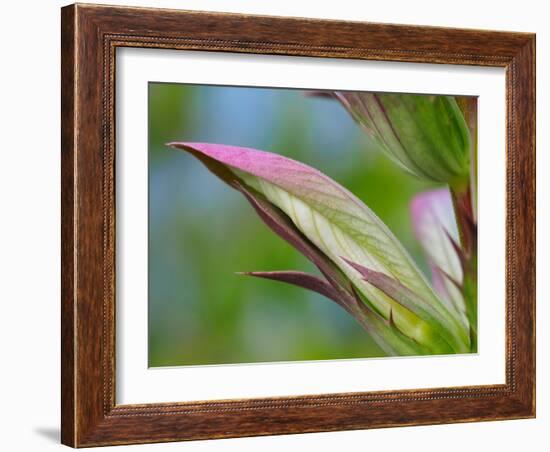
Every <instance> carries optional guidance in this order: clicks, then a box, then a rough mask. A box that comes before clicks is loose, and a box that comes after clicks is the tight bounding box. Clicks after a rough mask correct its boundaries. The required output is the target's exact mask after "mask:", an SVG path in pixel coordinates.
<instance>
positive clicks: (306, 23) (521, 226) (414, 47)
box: [61, 5, 535, 447]
mask: <svg viewBox="0 0 550 452" xmlns="http://www.w3.org/2000/svg"><path fill="white" fill-rule="evenodd" d="M117 47H150V48H170V49H186V50H203V51H204V50H207V51H223V52H243V53H263V54H280V55H300V56H315V57H333V58H354V59H368V60H387V61H399V62H422V63H440V64H467V65H479V66H498V67H504V68H506V74H507V75H506V96H507V97H506V98H507V149H506V165H507V180H506V190H507V208H506V251H507V258H506V309H507V311H506V312H507V314H506V341H507V348H506V383H505V384H503V385H493V386H475V387H462V388H438V389H423V390H404V391H387V392H364V393H354V394H331V395H319V396H303V397H280V398H268V399H245V400H229V401H215V402H195V403H185V402H177V401H174V403H169V404H148V405H125V406H121V405H116V403H115V365H116V363H115V346H114V334H115V321H114V318H115V246H114V244H115V227H114V225H115V214H116V212H115V202H114V201H115V195H116V193H115V173H114V159H115V141H114V130H115V123H114V108H115V105H114V86H115V84H114V82H115V80H114V68H115V64H116V58H115V56H116V55H115V50H116V48H117ZM534 58H535V37H534V35H532V34H526V33H508V32H494V31H484V30H459V29H449V28H437V27H417V26H405V25H387V24H372V23H359V22H338V21H326V20H323V21H321V20H312V19H295V18H277V17H260V16H245V15H234V14H215V13H197V12H185V11H172V10H158V9H144V8H123V7H106V6H95V5H72V6H68V7H65V8H63V10H62V150H61V154H62V349H61V353H62V369H61V374H62V381H61V384H62V442H63V443H64V444H67V445H71V446H75V447H84V446H94V445H107V444H128V443H146V442H156V441H178V440H189V439H202V438H224V437H234V436H247V435H270V434H283V433H299V432H314V431H332V430H346V429H360V428H374V427H390V426H402V425H421V424H439V423H448V422H468V421H484V420H496V419H516V418H526V417H533V416H534V415H535V393H534V391H535V331H534V328H535V129H534V127H535V70H534V64H535V63H534Z"/></svg>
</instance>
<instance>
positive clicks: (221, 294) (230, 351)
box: [149, 83, 431, 367]
mask: <svg viewBox="0 0 550 452" xmlns="http://www.w3.org/2000/svg"><path fill="white" fill-rule="evenodd" d="M169 141H199V142H212V143H223V144H231V145H237V146H245V147H252V148H257V149H262V150H267V151H271V152H277V153H280V154H283V155H285V156H288V157H291V158H294V159H297V160H300V161H302V162H304V163H306V164H308V165H311V166H313V167H315V168H318V169H319V170H321V171H323V172H324V173H326V174H327V175H329V176H330V177H331V178H333V179H334V180H336V181H337V182H339V183H340V184H342V185H344V186H345V187H347V188H348V189H349V190H351V191H352V192H353V193H355V194H356V195H357V196H359V198H360V199H362V200H363V201H364V202H365V203H366V204H367V205H369V207H371V208H372V209H373V210H374V212H376V213H377V214H378V215H379V216H380V218H381V219H382V220H383V221H384V222H385V223H386V224H387V225H388V226H389V227H390V229H391V230H392V231H393V232H394V234H395V235H396V236H397V237H398V238H399V239H400V240H401V241H402V243H403V244H404V245H405V247H406V248H407V249H408V250H409V252H410V253H411V254H412V256H413V258H414V259H415V260H416V261H417V262H418V264H419V265H420V267H421V268H422V269H423V270H424V271H426V264H425V262H424V260H423V259H424V258H423V255H422V252H421V250H420V248H419V246H418V245H417V244H416V242H415V240H414V237H413V234H412V228H411V224H410V219H409V202H410V200H411V198H412V197H413V196H414V195H415V194H416V193H418V192H419V191H423V190H426V189H428V188H431V187H430V185H429V184H427V183H426V182H422V181H419V180H417V179H415V178H414V177H413V176H410V175H408V174H405V173H404V172H403V171H402V170H400V169H399V168H398V167H397V166H396V165H395V164H394V163H392V162H390V161H389V160H388V159H387V158H386V157H385V156H384V155H382V153H380V152H379V151H378V150H377V146H376V144H375V143H374V142H372V141H371V140H369V138H368V137H367V136H366V134H365V133H364V132H363V131H362V130H361V129H360V128H359V127H358V126H357V125H356V124H355V122H354V121H353V120H352V119H351V117H350V116H349V115H348V114H347V113H346V112H345V110H344V109H343V108H342V107H341V106H340V104H339V103H337V102H335V101H331V100H327V99H322V98H312V97H308V96H306V95H304V91H301V90H292V89H268V88H242V87H224V86H202V85H181V84H166V83H150V84H149V366H150V367H156V366H179V365H201V364H224V363H253V362H267V361H294V360H321V359H343V358H364V357H377V356H382V355H383V353H382V351H381V350H380V349H379V348H378V347H377V346H376V344H375V343H374V342H373V341H372V340H371V339H370V337H369V336H368V335H367V333H366V332H365V331H364V330H363V329H361V328H360V327H359V326H358V325H357V324H356V323H355V320H354V319H353V318H352V317H351V316H349V315H348V314H347V313H346V312H345V311H343V310H342V309H341V308H339V307H338V306H337V305H336V304H335V303H333V302H331V301H329V300H327V299H325V298H323V297H322V296H320V295H317V294H314V293H312V292H309V291H306V290H304V289H299V288H294V287H291V286H288V285H285V284H283V283H278V282H274V281H266V280H261V279H256V278H252V277H246V276H240V275H237V274H235V273H236V272H239V271H252V270H289V269H295V270H303V271H310V272H315V273H316V269H315V268H314V267H313V265H311V264H310V263H309V261H307V260H306V259H305V258H303V257H302V256H301V255H300V254H299V253H298V252H296V251H295V250H294V249H293V248H292V247H291V246H290V245H288V244H287V243H286V242H284V241H283V240H282V239H280V238H279V237H278V236H276V235H275V234H274V233H273V232H271V231H270V230H269V229H268V228H267V227H266V226H265V225H264V224H263V223H262V221H261V220H260V219H259V218H258V217H257V215H256V214H255V213H254V211H253V209H252V208H251V207H250V205H249V204H248V202H247V201H246V200H245V199H244V198H243V197H242V195H241V194H239V193H238V192H236V191H234V190H232V189H231V188H229V187H228V186H226V185H225V184H223V183H222V182H221V181H219V180H218V179H217V178H216V177H215V176H214V175H212V174H211V173H209V172H208V171H207V170H206V169H205V168H204V167H203V166H202V164H201V163H200V162H198V161H197V160H196V159H195V158H194V157H192V156H191V155H188V154H186V153H184V152H181V151H177V150H174V149H171V148H168V147H166V146H165V145H164V143H167V142H169Z"/></svg>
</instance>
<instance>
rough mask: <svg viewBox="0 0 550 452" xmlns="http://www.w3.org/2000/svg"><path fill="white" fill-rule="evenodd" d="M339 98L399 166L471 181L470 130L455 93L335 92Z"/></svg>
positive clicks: (422, 173)
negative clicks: (436, 94) (442, 94)
mask: <svg viewBox="0 0 550 452" xmlns="http://www.w3.org/2000/svg"><path fill="white" fill-rule="evenodd" d="M334 94H335V97H336V98H337V99H338V100H339V101H340V102H341V103H342V105H343V106H344V107H345V108H346V109H347V110H348V111H349V112H350V114H351V115H352V117H353V118H354V119H355V120H356V121H357V122H358V123H359V125H361V126H362V127H363V128H364V129H365V131H366V132H367V133H368V134H369V135H370V136H371V137H372V138H373V139H374V140H375V141H376V142H377V143H378V144H379V145H380V146H381V148H382V149H383V150H384V151H385V152H386V153H387V155H388V156H389V157H390V158H392V159H393V160H394V161H395V162H396V163H397V164H399V165H400V166H401V167H403V168H404V169H406V170H408V171H409V172H411V173H412V174H415V175H416V176H418V177H420V178H423V179H428V180H433V181H437V182H444V183H448V184H450V185H455V184H460V185H463V184H465V183H467V181H468V178H469V171H470V168H469V162H470V133H469V130H468V125H467V124H466V121H465V119H464V116H463V114H462V112H461V110H460V108H459V106H458V104H457V102H456V100H455V98H454V97H453V96H441V95H438V96H434V95H421V94H395V93H368V92H353V91H336V92H335V93H334Z"/></svg>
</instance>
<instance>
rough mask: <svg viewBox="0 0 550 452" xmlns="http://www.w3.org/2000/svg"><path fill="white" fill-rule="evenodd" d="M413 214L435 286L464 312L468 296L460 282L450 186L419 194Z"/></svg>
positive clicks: (416, 232) (449, 303)
mask: <svg viewBox="0 0 550 452" xmlns="http://www.w3.org/2000/svg"><path fill="white" fill-rule="evenodd" d="M411 216H412V221H413V228H414V232H415V235H416V238H417V239H418V241H419V242H420V244H421V245H422V248H423V249H424V252H425V254H426V257H427V258H428V263H429V264H430V267H431V269H432V280H433V286H434V288H435V289H436V290H437V291H438V293H439V295H440V296H441V298H442V299H443V300H445V301H447V304H448V306H449V308H451V307H454V309H456V310H458V311H459V312H464V310H465V305H464V300H463V297H462V293H461V290H460V289H459V287H457V284H456V283H458V284H461V283H462V280H463V269H462V263H461V256H460V254H459V253H460V251H459V250H460V248H459V246H458V242H459V237H458V229H457V224H456V219H455V215H454V209H453V201H452V198H451V194H450V192H449V190H448V189H446V188H442V189H438V190H432V191H427V192H424V193H421V194H419V195H417V196H416V197H415V198H414V199H413V200H412V202H411Z"/></svg>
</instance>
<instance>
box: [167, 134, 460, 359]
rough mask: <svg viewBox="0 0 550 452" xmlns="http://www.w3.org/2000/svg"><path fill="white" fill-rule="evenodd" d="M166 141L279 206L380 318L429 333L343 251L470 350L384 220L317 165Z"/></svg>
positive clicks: (457, 344)
mask: <svg viewBox="0 0 550 452" xmlns="http://www.w3.org/2000/svg"><path fill="white" fill-rule="evenodd" d="M170 145H171V146H173V147H176V148H179V149H183V150H186V151H190V152H192V153H193V154H194V155H197V154H199V155H200V158H201V160H203V159H206V160H207V161H208V165H210V166H212V165H214V168H215V169H216V171H217V173H216V174H218V173H219V165H223V166H225V167H226V169H229V170H230V172H231V173H232V174H231V175H227V173H223V174H222V178H223V180H225V181H228V183H230V184H232V185H233V186H234V187H237V186H238V185H239V184H242V185H243V186H246V189H247V190H250V188H252V189H253V190H255V191H256V192H258V193H260V194H262V195H263V196H264V197H265V198H266V199H267V201H269V202H270V203H272V204H274V205H275V206H277V207H278V208H279V209H281V210H282V211H283V212H284V213H285V214H286V215H287V216H288V217H289V218H290V219H291V220H292V223H294V225H295V226H296V227H297V229H299V230H300V232H301V233H302V234H303V235H304V236H305V237H307V239H308V240H309V241H310V242H311V243H312V244H314V245H315V247H317V248H318V249H319V250H320V251H321V253H322V254H323V255H324V256H326V257H327V258H328V259H329V260H330V261H332V263H334V264H335V265H336V266H337V267H338V268H339V270H340V271H341V272H343V273H344V274H345V275H346V277H347V278H348V279H349V280H350V281H351V282H352V283H353V284H354V285H355V286H356V287H357V289H358V290H359V292H360V293H361V295H363V296H364V297H365V298H366V299H367V300H368V301H369V302H370V303H372V304H373V306H374V307H375V308H376V309H377V310H378V312H380V313H381V314H382V316H383V317H384V318H386V319H387V318H389V314H390V312H392V315H393V319H394V322H395V324H396V326H397V327H398V328H399V330H400V331H403V332H405V334H411V337H414V339H415V340H416V341H418V342H420V343H422V342H423V341H424V342H425V345H429V344H428V343H427V342H428V341H429V339H428V338H424V337H422V335H421V334H420V333H421V331H422V328H419V326H423V325H424V323H425V321H424V320H422V319H420V318H419V317H418V316H417V315H415V314H414V313H412V312H411V311H409V310H408V309H405V308H403V306H401V305H400V304H399V303H397V302H396V301H394V300H392V299H391V298H390V297H388V296H387V295H386V294H384V293H383V292H382V291H380V290H379V289H376V288H375V287H374V286H372V285H371V284H369V283H367V282H365V281H364V280H363V279H362V278H361V277H360V275H359V274H358V273H357V272H356V271H355V270H354V269H352V268H351V267H349V265H347V264H346V263H345V262H343V261H342V260H341V259H340V256H344V257H345V258H347V259H349V260H350V261H353V262H357V263H359V264H361V265H363V266H365V267H368V268H371V269H373V270H376V271H379V272H382V273H385V274H387V275H389V276H391V277H392V278H394V279H397V280H398V281H400V282H401V283H402V284H404V285H405V286H407V287H408V288H409V289H411V290H412V291H414V292H415V293H418V294H422V296H423V299H425V300H426V302H427V303H429V304H431V305H432V306H433V308H434V310H435V311H436V312H437V313H438V316H439V319H438V322H439V324H438V325H434V328H438V327H447V328H450V330H451V335H452V343H451V344H449V348H450V349H451V350H454V351H457V352H462V351H466V350H467V347H468V343H469V337H468V332H467V329H466V328H464V326H463V325H461V324H459V323H458V322H456V321H455V319H453V317H452V314H451V313H450V312H449V311H448V309H447V308H446V306H445V305H444V304H443V303H442V302H441V301H440V300H439V298H438V296H437V295H436V294H435V292H434V291H433V289H432V288H431V286H430V285H429V283H428V282H427V281H426V279H425V278H424V276H423V275H422V273H421V272H420V270H418V268H417V267H416V265H415V264H414V263H413V261H412V259H411V258H410V257H409V255H408V254H407V252H406V251H405V249H404V248H403V246H402V245H401V244H400V242H399V241H398V240H397V239H396V238H395V236H394V235H393V234H392V233H391V232H390V231H389V229H388V228H387V226H386V225H385V224H384V223H383V222H382V221H381V220H380V219H379V218H378V217H377V216H376V215H375V214H374V213H373V212H372V211H371V210H370V209H369V208H368V207H367V206H366V205H365V204H363V203H362V202H361V201H360V200H359V199H357V198H356V197H355V196H354V195H353V194H352V193H350V192H349V191H348V190H346V189H345V188H344V187H342V186H340V185H338V184H337V183H336V182H334V181H333V180H331V179H330V178H329V177H327V176H326V175H324V174H322V173H321V172H319V171H318V170H316V169H314V168H311V167H309V166H307V165H305V164H303V163H300V162H297V161H295V160H291V159H288V158H285V157H282V156H280V155H277V154H272V153H268V152H264V151H258V150H255V149H250V148H242V147H235V146H226V145H217V144H208V143H171V144H170ZM203 161H204V160H203ZM210 166H209V167H210ZM235 179H236V180H238V182H235ZM443 323H444V324H445V325H444V326H443Z"/></svg>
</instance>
